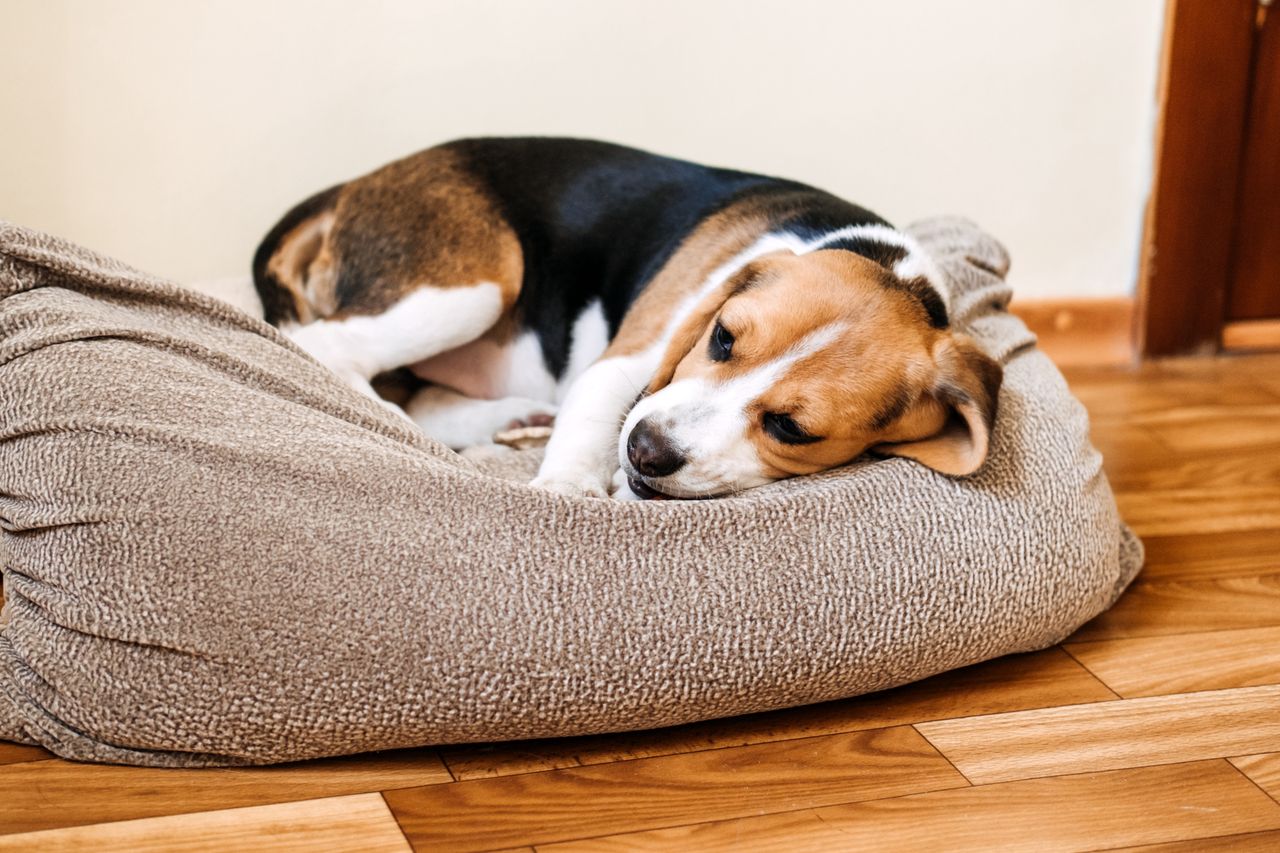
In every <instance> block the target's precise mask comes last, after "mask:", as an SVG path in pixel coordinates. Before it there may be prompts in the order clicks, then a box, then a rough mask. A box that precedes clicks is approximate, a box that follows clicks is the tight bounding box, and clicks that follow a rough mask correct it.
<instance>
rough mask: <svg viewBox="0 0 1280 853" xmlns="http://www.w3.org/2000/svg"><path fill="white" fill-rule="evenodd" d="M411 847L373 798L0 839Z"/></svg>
mask: <svg viewBox="0 0 1280 853" xmlns="http://www.w3.org/2000/svg"><path fill="white" fill-rule="evenodd" d="M411 849H412V848H410V846H409V842H408V841H406V840H405V837H404V834H403V833H401V832H400V827H399V826H398V825H397V824H396V819H395V817H394V816H393V815H392V814H391V811H390V810H389V809H388V808H387V804H386V802H384V801H383V799H382V797H381V796H380V795H378V794H354V795H351V796H347V797H332V798H328V799H322V800H303V801H300V802H295V803H281V804H279V805H272V806H249V807H246V808H239V809H224V810H221V811H210V812H196V813H195V814H189V815H171V816H168V817H152V818H144V819H141V820H125V821H119V822H116V823H100V824H96V825H93V826H76V827H71V828H68V829H50V830H45V831H43V832H30V833H23V834H21V835H5V836H0V853H4V851H26V850H29V851H36V850H49V851H55V850H56V851H59V853H79V852H80V851H83V853H168V851H175V853H180V851H195V850H254V851H262V853H304V851H315V853H327V851H333V850H341V851H344V853H408V851H410V850H411Z"/></svg>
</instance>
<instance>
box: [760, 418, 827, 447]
mask: <svg viewBox="0 0 1280 853" xmlns="http://www.w3.org/2000/svg"><path fill="white" fill-rule="evenodd" d="M761 422H762V423H763V424H764V431H765V432H767V433H769V435H770V436H771V437H773V438H774V439H775V440H777V441H780V442H782V443H783V444H812V443H813V442H815V441H822V436H819V435H810V434H809V433H807V432H805V431H804V430H803V429H802V428H801V426H800V424H798V423H796V422H795V420H793V419H792V417H791V416H790V415H784V414H781V413H779V412H765V414H764V417H763V418H762V419H761Z"/></svg>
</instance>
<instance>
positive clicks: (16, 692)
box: [0, 220, 1142, 766]
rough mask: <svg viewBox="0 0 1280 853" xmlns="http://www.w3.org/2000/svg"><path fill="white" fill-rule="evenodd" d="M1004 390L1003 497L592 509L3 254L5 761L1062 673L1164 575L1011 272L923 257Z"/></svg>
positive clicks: (178, 320) (137, 755) (575, 727)
mask: <svg viewBox="0 0 1280 853" xmlns="http://www.w3.org/2000/svg"><path fill="white" fill-rule="evenodd" d="M913 232H914V233H915V235H916V236H917V237H918V238H919V239H920V240H921V241H922V243H923V244H924V245H925V246H926V248H928V249H929V250H930V251H931V252H932V253H933V254H934V256H935V258H936V259H937V260H938V262H939V263H940V265H941V267H942V269H943V270H944V272H945V274H946V275H948V276H949V277H950V279H951V282H952V286H953V288H954V290H955V293H956V294H957V296H956V303H955V306H954V316H955V318H956V322H957V323H958V325H959V326H961V327H962V328H964V329H965V330H966V331H968V332H970V333H971V334H973V335H974V336H975V337H976V338H977V339H978V340H979V341H980V343H981V344H982V345H983V346H985V347H986V349H987V350H988V351H989V352H990V353H991V354H992V355H993V356H995V357H997V358H999V359H1000V360H1002V361H1003V362H1004V364H1005V371H1006V372H1005V383H1004V388H1003V390H1002V391H1001V395H1000V415H999V419H998V423H997V425H996V430H995V434H994V437H993V445H992V450H991V456H990V459H989V461H988V463H987V465H986V466H985V467H984V468H983V469H982V470H981V471H980V472H979V473H978V474H977V475H976V476H973V477H971V478H968V479H964V480H955V479H949V478H947V477H944V476H941V475H938V474H935V473H933V472H931V471H929V470H926V469H925V468H923V467H921V466H920V465H917V464H916V463H914V462H910V461H907V460H904V459H890V460H881V461H872V460H867V461H861V462H858V463H855V464H853V465H850V466H847V467H845V468H843V469H840V470H836V471H830V472H826V473H824V474H821V475H817V476H813V477H807V478H800V479H795V480H791V481H786V482H782V483H777V484H774V485H770V486H766V487H763V488H759V489H755V490H751V491H749V492H745V493H742V494H740V495H738V496H735V497H732V498H728V499H723V500H713V501H691V502H680V501H661V502H648V503H637V502H616V501H602V500H590V499H570V498H565V497H562V496H558V495H553V494H550V493H546V492H541V491H537V490H534V489H531V488H529V487H528V486H526V485H524V484H523V483H522V482H518V481H517V480H518V479H520V478H521V477H527V476H528V475H529V474H530V473H531V472H532V470H533V467H534V466H535V465H536V459H537V456H536V453H532V452H520V453H515V452H513V453H511V454H509V455H507V456H500V457H496V458H494V459H490V460H488V461H486V462H484V463H483V464H479V463H476V462H473V461H470V460H468V459H465V458H462V457H459V456H457V455H455V454H453V453H451V452H450V451H449V450H447V449H446V448H444V447H443V446H441V445H440V444H438V443H436V442H434V441H432V440H431V439H429V438H427V437H425V436H423V435H422V434H420V433H418V432H417V431H416V430H415V429H414V428H413V427H412V426H411V425H409V424H407V423H405V422H402V421H401V420H400V419H398V418H397V417H395V416H394V415H392V414H391V413H388V412H386V411H384V410H383V409H381V408H380V407H379V406H378V405H377V404H376V403H374V402H371V401H369V400H366V399H365V398H363V397H362V396H361V395H359V394H357V393H356V392H354V391H352V390H350V389H349V388H347V387H346V386H345V385H343V384H342V383H341V381H340V380H338V379H337V378H336V377H334V376H332V375H330V374H329V373H328V372H327V371H326V370H325V369H324V368H323V367H321V366H320V365H319V364H317V363H315V362H313V361H312V360H311V359H309V358H308V357H307V356H306V355H304V354H303V353H302V352H301V351H300V350H298V349H297V348H295V347H294V346H293V345H292V344H290V343H289V342H288V341H287V340H285V339H284V338H283V337H281V335H280V334H278V333H277V332H276V331H275V330H274V329H272V328H271V327H269V326H267V325H265V324H263V323H262V322H259V321H258V320H256V319H254V318H252V317H250V316H249V315H247V314H244V313H242V312H240V311H238V310H236V309H234V308H231V307H230V306H228V305H225V304H223V303H221V302H219V301H217V300H215V299H212V298H209V297H206V296H202V295H199V294H196V293H193V292H189V291H186V290H183V289H181V288H179V287H176V286H174V285H171V284H168V283H166V282H163V281H159V280H157V279H155V278H152V277H149V276H146V275H143V274H141V273H138V272H136V271H134V270H132V269H130V268H128V267H126V266H124V265H122V264H120V263H117V262H115V261H112V260H109V259H107V258H104V257H101V256H99V255H95V254H93V253H90V252H88V251H85V250H82V249H79V248H77V247H75V246H72V245H69V244H68V243H66V242H63V241H61V240H58V239H55V238H51V237H48V236H45V235H41V234H37V233H34V232H31V231H28V230H24V229H21V228H18V227H14V226H0V524H2V525H3V540H0V545H2V553H0V556H2V557H3V566H4V592H5V596H6V597H7V605H6V608H5V614H4V618H3V622H4V624H3V627H2V628H0V738H4V739H9V740H17V741H23V742H26V743H34V744H39V745H41V746H43V747H45V748H47V749H49V750H52V751H53V752H55V753H57V754H58V755H61V756H65V757H67V758H75V759H85V760H94V761H110V762H121V763H129V764H146V765H166V766H197V765H216V764H250V763H266V762H279V761H287V760H294V759H303V758H310V757H315V756H325V755H335V754H341V753H352V752H358V751H364V750H374V749H386V748H392V747H403V746H410V745H422V744H431V743H458V742H469V741H479V740H505V739H514V738H527V737H548V736H560V735H574V734H586V733H596V732H607V731H619V730H627V729H636V728H645V727H654V726H665V725H671V724H676V723H683V722H689V721H693V720H701V719H707V718H712V717H720V716H726V715H733V714H742V713H747V712H754V711H762V710H766V709H773V708H780V707H784V706H791V705H798V704H803V703H809V702H819V701H824V700H829V699H835V698H838V697H845V696H850V695H853V694H858V693H863V692H867V691H872V690H879V689H882V688H887V687H892V686H894V685H898V684H902V683H904V682H908V681H912V680H915V679H919V678H923V677H925V676H928V675H931V674H933V673H936V672H939V671H942V670H946V669H950V668H953V667H960V666H965V665H967V664H972V663H975V662H977V661H981V660H984V659H987V658H991V657H995V656H998V655H1003V654H1008V653H1010V652H1020V651H1028V650H1032V649H1039V648H1042V647H1045V646H1048V645H1051V644H1053V643H1055V642H1057V641H1059V640H1061V639H1063V638H1064V637H1065V636H1066V635H1067V634H1068V633H1070V632H1071V631H1072V630H1073V629H1074V628H1075V627H1077V626H1078V625H1080V624H1081V623H1082V622H1084V621H1086V620H1087V619H1089V618H1091V617H1092V616H1094V615H1095V614H1097V613H1098V612H1100V611H1101V610H1103V609H1105V608H1106V607H1108V606H1109V605H1110V604H1111V603H1112V602H1113V601H1114V600H1115V599H1116V597H1117V596H1118V595H1119V594H1120V592H1121V591H1122V590H1123V589H1124V587H1125V586H1126V584H1128V582H1129V581H1130V580H1131V578H1132V577H1133V575H1134V574H1135V573H1136V572H1137V571H1138V569H1139V567H1140V565H1141V560H1142V557H1141V546H1140V545H1139V543H1138V541H1137V540H1136V539H1135V538H1134V536H1133V535H1132V534H1131V533H1130V532H1129V531H1128V529H1127V528H1126V527H1124V526H1123V524H1122V523H1121V522H1120V520H1119V518H1118V517H1117V514H1116V509H1115V503H1114V500H1113V498H1112V495H1111V491H1110V488H1109V487H1108V484H1107V481H1106V479H1105V477H1104V476H1103V474H1102V471H1101V460H1100V458H1099V455H1098V453H1097V452H1096V451H1095V450H1093V448H1092V447H1091V446H1090V444H1089V441H1088V422H1087V418H1086V416H1085V413H1084V410H1083V408H1082V407H1081V406H1080V405H1079V404H1078V403H1077V402H1076V401H1075V400H1074V399H1073V398H1072V396H1071V395H1070V393H1069V392H1068V390H1067V387H1066V384H1065V383H1064V381H1063V379H1062V377H1061V375H1059V373H1058V371H1057V370H1056V369H1055V368H1054V366H1053V365H1052V364H1051V363H1050V362H1049V360H1048V359H1047V358H1045V356H1044V355H1043V354H1041V353H1040V352H1038V351H1036V350H1035V348H1034V346H1033V343H1034V339H1033V338H1032V337H1031V336H1030V334H1029V333H1028V332H1027V330H1026V328H1025V327H1024V326H1023V325H1022V323H1020V322H1019V321H1018V320H1017V319H1016V318H1014V317H1012V316H1010V315H1009V314H1007V313H1006V312H1005V311H1004V306H1005V304H1006V302H1007V301H1008V298H1009V289H1008V287H1007V286H1006V285H1005V283H1004V281H1003V278H1002V277H1003V273H1004V271H1005V269H1006V266H1007V259H1006V257H1005V254H1004V250H1003V249H1002V248H1001V247H1000V245H999V244H998V243H996V242H995V241H994V240H992V239H991V238H989V237H987V236H986V235H984V234H983V233H982V232H980V231H978V230H977V229H976V228H975V227H973V226H972V225H970V224H968V223H965V222H962V221H959V220H932V221H929V222H925V223H921V224H919V225H917V226H915V227H914V228H913Z"/></svg>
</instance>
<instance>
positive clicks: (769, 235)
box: [253, 138, 1001, 497]
mask: <svg viewBox="0 0 1280 853" xmlns="http://www.w3.org/2000/svg"><path fill="white" fill-rule="evenodd" d="M253 272H254V280H255V284H256V286H257V288H258V292H259V294H260V296H261V298H262V302H263V305H264V308H265V311H266V316H267V319H268V321H270V322H272V323H275V324H277V325H280V326H281V327H282V328H283V329H284V330H285V331H286V333H287V334H289V335H290V336H291V337H292V338H293V339H294V340H295V341H296V342H297V343H298V344H299V345H300V346H301V347H303V348H304V349H306V350H307V351H308V352H310V353H311V354H312V355H314V356H315V357H316V358H317V359H319V360H320V361H321V362H323V363H325V364H326V365H328V366H329V367H330V368H332V369H333V370H335V371H336V372H337V373H338V374H339V375H341V376H343V377H344V378H346V379H347V380H348V381H349V382H351V383H352V384H353V385H354V386H356V387H357V388H359V389H361V390H363V391H365V392H366V393H370V394H372V393H373V391H372V389H371V387H370V384H369V383H370V381H371V380H372V379H373V378H374V377H375V376H377V375H378V374H382V373H385V372H387V371H391V370H395V369H398V368H405V367H408V368H411V369H412V371H413V372H414V373H415V374H417V376H419V377H421V378H422V379H423V380H427V381H428V382H429V383H430V384H429V385H428V386H427V387H425V388H423V389H422V390H421V391H419V392H418V393H417V395H416V396H414V397H413V399H412V400H410V401H409V402H408V404H407V406H406V410H407V413H408V415H409V417H411V418H412V419H413V420H415V421H416V422H417V423H419V424H420V425H421V426H422V427H423V428H424V429H425V430H426V431H427V432H429V433H431V434H433V435H435V436H436V437H437V438H440V439H441V440H443V441H445V442H446V443H448V444H451V445H453V446H455V447H456V446H465V445H469V444H474V443H479V442H482V441H484V440H487V439H488V437H489V436H491V435H492V434H493V432H494V431H496V430H498V429H501V428H502V427H503V426H505V425H506V424H508V423H510V422H511V421H521V420H526V419H527V418H528V417H529V416H530V415H532V414H534V413H537V412H548V411H552V410H555V409H556V408H557V407H558V415H557V421H556V427H555V430H554V432H553V434H552V438H551V442H550V444H549V445H548V448H547V454H546V458H545V460H544V462H543V465H542V468H541V470H540V472H539V476H538V478H537V479H536V480H535V481H534V485H537V486H543V487H546V488H551V489H554V490H557V491H561V492H565V493H568V494H580V495H595V496H599V495H604V494H606V493H608V491H609V490H610V484H611V483H615V472H619V471H621V475H619V477H618V478H616V479H617V480H618V481H621V480H622V479H625V480H626V481H628V482H629V483H630V486H631V489H622V490H621V491H622V492H623V493H626V494H631V493H632V490H634V492H635V493H639V494H642V495H645V496H655V495H668V496H676V497H701V496H708V495H716V494H723V493H725V492H730V491H735V490H738V489H742V488H748V487H751V486H755V485H759V484H762V483H765V482H769V481H771V480H775V479H779V478H781V477H785V476H790V475H793V474H802V473H809V472H812V471H817V470H821V469H823V468H827V467H831V466H833V465H839V464H842V463H844V462H847V461H849V460H850V459H852V458H854V457H856V456H858V455H859V454H861V453H862V452H863V451H865V450H867V449H875V450H877V451H880V452H883V453H889V454H896V455H901V456H908V457H911V458H915V459H917V460H919V461H921V462H923V463H924V464H927V465H930V466H931V467H934V468H936V469H937V470H940V471H943V472H944V473H949V474H959V475H963V474H967V473H971V472H972V471H973V470H975V469H976V468H977V467H978V466H979V465H981V462H982V460H983V458H984V457H985V454H986V445H987V436H988V433H989V431H990V427H991V423H992V420H993V419H994V417H995V406H996V393H997V391H998V388H999V383H1000V375H1001V374H1000V369H999V367H998V365H996V363H995V362H993V361H992V360H991V359H989V358H987V357H986V356H985V355H983V354H982V353H981V352H980V351H978V350H977V349H976V347H975V346H974V345H973V344H972V343H971V342H970V341H969V340H968V339H967V338H964V337H963V336H959V335H955V334H953V333H951V331H950V330H949V328H948V316H947V299H946V293H945V290H944V289H943V285H942V281H941V278H940V276H938V275H937V273H936V271H935V270H934V268H933V265H932V263H931V262H930V261H929V259H928V257H927V256H926V255H925V254H924V253H923V252H922V251H921V250H920V248H919V247H918V246H917V245H916V244H915V243H914V241H912V240H911V239H910V238H909V237H907V236H906V235H905V234H903V233H901V232H898V231H896V230H894V229H893V228H892V227H890V226H889V224H888V223H886V222H885V221H883V220H882V219H880V218H879V217H877V216H875V215H874V214H872V213H871V212H869V211H867V210H865V209H864V208H861V207H859V206H857V205H854V204H850V203H848V202H845V201H843V200H841V199H839V198H837V197H835V196H833V195H831V194H829V193H826V192H823V191H821V190H818V189H814V188H812V187H808V186H805V185H803V184H799V183H796V182H794V181H788V180H783V179H778V178H771V177H766V176H762V175H753V174H748V173H745V172H738V171H732V170H728V169H718V168H712V167H707V166H701V165H697V164H694V163H689V162H685V161H681V160H674V159H671V158H667V157H660V156H657V155H653V154H648V153H645V152H642V151H637V150H635V149H630V148H625V147H621V146H617V145H611V144H607V143H602V142H593V141H587V140H570V139H551V138H528V139H467V140H459V141H456V142H451V143H448V144H445V145H441V146H438V147H435V148H430V149H427V150H426V151H423V152H420V153H418V154H415V155H412V156H410V157H408V158H405V159H403V160H399V161H397V162H394V163H391V164H389V165H387V166H385V167H383V168H381V169H379V170H377V171H375V172H373V173H371V174H369V175H366V176H364V177H361V178H357V179H355V180H353V181H350V182H348V183H345V184H341V185H339V186H336V187H332V188H330V189H328V190H325V191H324V192H321V193H319V194H317V195H315V196H313V197H311V198H310V199H307V200H306V201H304V202H302V203H301V204H300V205H298V206H297V207H295V208H294V209H293V210H292V211H290V212H289V213H288V214H286V215H285V217H284V218H283V219H282V220H281V221H280V223H279V224H277V225H276V226H275V228H273V229H272V230H271V232H270V233H269V234H268V235H267V237H266V238H265V239H264V241H263V243H262V245H261V246H260V247H259V249H258V252H257V254H256V256H255V258H254V268H253ZM616 490H617V488H616V484H615V491H616Z"/></svg>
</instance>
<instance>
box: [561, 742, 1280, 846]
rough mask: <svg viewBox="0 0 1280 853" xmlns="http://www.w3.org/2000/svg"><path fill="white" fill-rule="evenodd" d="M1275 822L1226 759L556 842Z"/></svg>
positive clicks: (894, 839) (819, 838)
mask: <svg viewBox="0 0 1280 853" xmlns="http://www.w3.org/2000/svg"><path fill="white" fill-rule="evenodd" d="M1277 828H1280V806H1278V805H1277V804H1276V803H1275V802H1273V801H1272V800H1270V799H1269V798H1268V797H1267V796H1266V795H1265V794H1263V793H1262V792H1261V791H1259V790H1258V789H1257V788H1256V787H1255V786H1253V785H1251V784H1250V783H1249V782H1248V780H1246V779H1244V778H1243V777H1241V776H1240V775H1239V774H1238V773H1236V772H1235V771H1234V770H1233V769H1232V768H1231V767H1230V766H1229V765H1228V764H1227V763H1226V762H1225V761H1211V762H1197V763H1194V764H1179V765H1172V766H1167V767H1151V768H1141V769H1135V770H1122V771H1114V772H1110V773H1090V774H1084V775H1078V776H1060V777H1057V778H1051V779H1033V780H1027V781H1021V782H1010V783H1006V784H1002V785H986V786H981V787H975V788H961V789H956V790H950V791H938V792H932V793H928V794H919V795H916V796H906V797H897V798H893V799H883V800H876V801H874V802H868V803H859V804H855V805H841V806H832V807H828V808H821V809H806V810H803V811H800V810H797V811H791V812H787V813H785V814H775V815H766V816H763V817H757V818H749V819H744V820H736V821H719V822H714V823H704V824H698V825H689V826H682V827H675V828H670V829H663V830H658V831H655V832H647V833H633V834H627V835H616V836H613V837H609V838H589V839H583V840H581V841H577V842H574V843H569V844H563V845H547V846H543V845H539V847H538V850H539V851H540V853H543V852H544V851H545V853H550V851H557V853H561V851H584V853H587V851H601V853H608V851H625V850H701V851H717V850H722V851H737V850H752V851H759V853H763V851H778V853H786V851H813V853H819V851H843V850H848V851H863V850H875V851H918V850H947V851H989V850H1002V851H1018V850H1025V851H1054V850H1088V849H1090V848H1096V847H1105V846H1122V845H1133V844H1147V843H1152V842H1160V841H1173V840H1179V839H1186V838H1201V837H1206V836H1216V835H1225V834H1231V833H1244V832H1252V831H1255V830H1274V829H1277Z"/></svg>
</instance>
